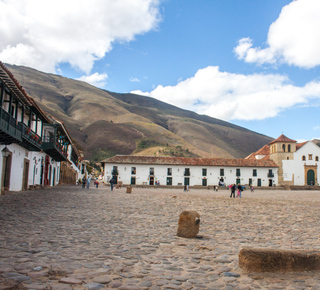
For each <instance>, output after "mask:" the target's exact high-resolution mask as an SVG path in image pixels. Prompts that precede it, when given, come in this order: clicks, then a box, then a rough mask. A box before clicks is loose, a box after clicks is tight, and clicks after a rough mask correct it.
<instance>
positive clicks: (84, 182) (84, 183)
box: [82, 176, 87, 188]
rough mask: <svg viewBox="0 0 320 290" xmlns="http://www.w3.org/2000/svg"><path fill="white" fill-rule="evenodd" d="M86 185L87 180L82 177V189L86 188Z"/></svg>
mask: <svg viewBox="0 0 320 290" xmlns="http://www.w3.org/2000/svg"><path fill="white" fill-rule="evenodd" d="M86 183H87V179H86V177H85V176H84V177H83V178H82V188H86Z"/></svg>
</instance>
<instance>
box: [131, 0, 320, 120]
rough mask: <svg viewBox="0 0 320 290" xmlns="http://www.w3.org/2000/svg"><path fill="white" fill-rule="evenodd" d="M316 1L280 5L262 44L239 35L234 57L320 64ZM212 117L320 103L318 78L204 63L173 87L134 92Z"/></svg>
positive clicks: (254, 116)
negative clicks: (295, 80)
mask: <svg viewBox="0 0 320 290" xmlns="http://www.w3.org/2000/svg"><path fill="white" fill-rule="evenodd" d="M319 15H320V1H319V0H296V1H293V2H291V3H290V4H288V5H286V6H285V7H283V9H282V11H281V13H280V15H279V17H278V19H277V20H276V21H275V22H274V23H272V24H271V25H270V28H269V32H268V37H267V41H266V47H265V48H260V47H253V40H252V39H251V38H250V37H246V38H242V39H240V40H239V42H238V45H237V46H236V47H235V48H234V53H235V56H236V57H237V58H238V59H240V60H243V61H245V62H247V63H255V64H257V65H260V66H261V65H264V64H268V65H270V64H272V66H275V67H276V66H279V65H289V66H296V67H299V68H302V69H309V68H314V67H316V66H319V65H320V53H319V52H320V17H319ZM133 93H136V94H143V95H146V96H151V97H154V98H157V99H159V100H162V101H164V102H167V103H170V104H172V105H175V106H178V107H183V108H185V109H188V110H192V111H196V112H197V113H200V114H206V115H209V116H212V117H215V118H218V119H223V120H226V121H229V120H262V119H266V118H271V117H275V116H277V115H278V114H279V113H280V112H282V111H283V110H286V109H288V108H292V107H294V106H296V105H305V106H314V105H319V104H320V82H319V81H316V80H315V81H311V82H309V83H307V84H306V85H304V86H303V87H298V86H294V85H293V84H292V83H291V82H290V80H289V79H288V77H287V76H284V75H280V74H252V75H243V74H233V73H229V72H221V71H220V70H219V67H206V68H203V69H200V70H198V71H197V73H196V74H195V75H194V76H193V77H191V78H189V79H186V80H183V81H180V82H179V83H178V84H177V85H176V86H166V87H163V86H161V85H159V86H157V87H156V88H155V89H154V90H153V91H151V92H142V91H138V90H137V91H134V92H133Z"/></svg>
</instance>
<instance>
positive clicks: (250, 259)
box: [239, 248, 320, 272]
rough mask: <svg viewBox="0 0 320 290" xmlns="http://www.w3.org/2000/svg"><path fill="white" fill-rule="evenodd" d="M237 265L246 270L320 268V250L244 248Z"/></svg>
mask: <svg viewBox="0 0 320 290" xmlns="http://www.w3.org/2000/svg"><path fill="white" fill-rule="evenodd" d="M239 266H240V268H242V269H243V270H244V271H246V272H303V271H314V270H320V252H318V251H306V250H274V249H263V248H244V249H242V250H241V251H240V253H239Z"/></svg>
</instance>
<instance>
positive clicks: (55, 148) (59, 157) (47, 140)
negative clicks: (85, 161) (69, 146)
mask: <svg viewBox="0 0 320 290" xmlns="http://www.w3.org/2000/svg"><path fill="white" fill-rule="evenodd" d="M42 150H43V151H44V152H46V153H47V154H48V155H49V156H50V157H51V158H53V159H54V160H55V161H67V160H68V154H67V151H66V150H64V149H63V147H62V146H61V145H60V143H58V141H57V138H55V137H49V136H48V137H43V140H42Z"/></svg>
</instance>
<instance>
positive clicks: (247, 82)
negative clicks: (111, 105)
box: [132, 66, 320, 121]
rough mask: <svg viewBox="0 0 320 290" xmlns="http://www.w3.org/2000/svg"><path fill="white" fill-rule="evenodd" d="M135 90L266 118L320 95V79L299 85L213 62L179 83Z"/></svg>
mask: <svg viewBox="0 0 320 290" xmlns="http://www.w3.org/2000/svg"><path fill="white" fill-rule="evenodd" d="M132 93H135V94H141V95H145V96H150V97H153V98H156V99H158V100H161V101H163V102H166V103H169V104H172V105H175V106H178V107H181V108H184V109H187V110H191V111H195V112H197V113H199V114H206V115H209V116H211V117H214V118H218V119H223V120H226V121H229V120H262V119H265V118H270V117H275V116H276V115H278V114H279V113H280V112H281V111H283V110H285V109H287V108H290V107H292V106H295V105H297V104H303V103H307V102H308V101H311V100H313V99H320V82H310V83H308V84H306V85H305V86H304V87H296V86H294V85H292V84H291V83H290V81H289V79H288V78H287V77H285V76H282V75H272V74H253V75H242V74H233V73H228V72H220V71H219V67H216V66H209V67H206V68H204V69H200V70H198V72H197V73H196V74H195V75H194V76H193V77H191V78H189V79H186V80H184V81H181V82H179V83H178V84H177V85H176V86H167V87H163V86H160V85H159V86H158V87H157V88H155V89H154V90H153V91H151V92H141V91H133V92H132Z"/></svg>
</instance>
